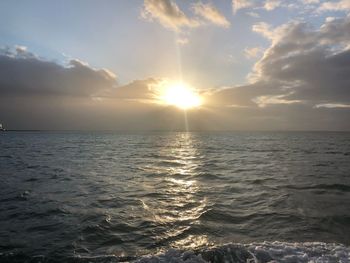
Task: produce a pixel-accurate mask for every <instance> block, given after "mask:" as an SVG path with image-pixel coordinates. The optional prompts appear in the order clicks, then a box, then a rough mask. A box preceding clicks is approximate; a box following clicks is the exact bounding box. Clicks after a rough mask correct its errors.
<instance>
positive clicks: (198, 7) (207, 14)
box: [193, 2, 230, 27]
mask: <svg viewBox="0 0 350 263" xmlns="http://www.w3.org/2000/svg"><path fill="white" fill-rule="evenodd" d="M193 11H194V13H195V14H197V15H199V16H201V17H203V18H204V19H205V20H207V21H209V22H211V23H213V24H215V25H218V26H222V27H229V26H230V22H229V21H228V20H227V18H226V17H225V16H224V15H223V14H221V13H220V11H219V10H218V9H217V8H216V7H214V6H213V5H212V4H203V3H201V2H198V3H196V4H194V5H193Z"/></svg>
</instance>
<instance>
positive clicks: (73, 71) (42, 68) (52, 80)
mask: <svg viewBox="0 0 350 263" xmlns="http://www.w3.org/2000/svg"><path fill="white" fill-rule="evenodd" d="M115 85H116V77H115V75H113V74H112V73H111V72H109V71H108V70H105V69H100V70H97V69H94V68H91V67H89V66H88V65H87V64H85V63H83V62H81V61H79V60H71V61H70V62H69V64H68V65H67V66H62V65H60V64H57V63H55V62H52V61H46V60H43V59H41V58H39V57H37V56H35V55H34V54H32V53H30V52H28V51H26V49H25V48H24V47H17V48H16V50H15V51H14V52H12V51H10V50H8V49H7V50H3V51H2V52H0V94H1V96H28V95H30V96H34V95H70V96H90V95H93V94H94V93H97V92H101V91H103V90H106V89H111V88H113V87H114V86H115Z"/></svg>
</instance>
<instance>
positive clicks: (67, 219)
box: [0, 131, 350, 263]
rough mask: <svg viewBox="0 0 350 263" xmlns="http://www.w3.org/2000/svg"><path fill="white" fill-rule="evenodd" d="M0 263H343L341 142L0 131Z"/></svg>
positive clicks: (348, 201)
mask: <svg viewBox="0 0 350 263" xmlns="http://www.w3.org/2000/svg"><path fill="white" fill-rule="evenodd" d="M0 262H142V263H147V262H152V263H156V262H173V263H175V262H188V263H190V262H198V263H199V262H225V263H226V262H350V133H349V132H251V131H250V132H244V131H240V132H143V133H141V132H138V133H136V132H135V133H130V132H52V131H51V132H43V131H36V132H23V131H22V132H15V131H6V132H1V133H0Z"/></svg>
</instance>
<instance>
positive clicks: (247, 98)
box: [214, 17, 350, 115]
mask: <svg viewBox="0 0 350 263" xmlns="http://www.w3.org/2000/svg"><path fill="white" fill-rule="evenodd" d="M254 29H255V31H256V32H258V33H261V34H262V35H263V36H266V37H268V38H269V39H270V40H271V42H272V43H271V47H270V48H268V49H267V50H266V51H265V54H264V56H263V58H262V59H261V60H259V61H258V62H257V63H256V64H255V66H254V71H253V72H252V74H251V76H250V77H251V80H252V81H253V82H254V84H250V85H245V86H241V87H234V88H230V89H224V90H222V91H218V92H216V93H214V95H215V98H218V101H217V102H218V103H222V101H224V104H227V105H228V104H229V103H230V101H231V100H232V104H236V105H241V106H244V105H246V106H252V105H253V104H254V102H255V103H257V104H259V103H260V106H268V105H275V104H292V103H299V104H307V105H308V106H309V108H310V114H311V115H312V112H311V109H312V108H314V107H315V106H317V105H319V104H323V103H330V104H332V103H333V104H334V105H335V106H336V105H337V104H341V105H343V106H344V105H350V49H349V48H350V34H349V32H350V17H346V18H342V19H334V20H330V21H327V22H326V23H325V24H324V25H322V26H321V27H320V29H318V30H314V29H312V28H311V27H310V26H309V25H308V24H306V23H303V22H294V23H289V24H286V25H283V26H281V27H279V28H276V29H273V30H271V29H270V27H268V26H266V25H264V26H259V27H254ZM258 102H259V103H258ZM252 103H253V104H252ZM258 106H259V105H258Z"/></svg>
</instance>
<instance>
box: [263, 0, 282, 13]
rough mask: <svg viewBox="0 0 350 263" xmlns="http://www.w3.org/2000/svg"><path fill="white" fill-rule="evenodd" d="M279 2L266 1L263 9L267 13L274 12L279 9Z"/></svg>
mask: <svg viewBox="0 0 350 263" xmlns="http://www.w3.org/2000/svg"><path fill="white" fill-rule="evenodd" d="M280 5H281V2H280V1H279V0H267V1H266V2H265V4H264V8H265V9H266V10H268V11H271V10H274V9H275V8H277V7H279V6H280Z"/></svg>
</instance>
